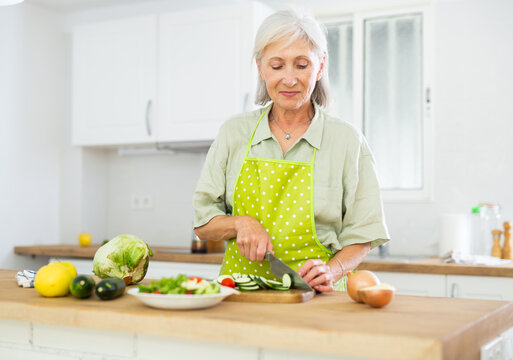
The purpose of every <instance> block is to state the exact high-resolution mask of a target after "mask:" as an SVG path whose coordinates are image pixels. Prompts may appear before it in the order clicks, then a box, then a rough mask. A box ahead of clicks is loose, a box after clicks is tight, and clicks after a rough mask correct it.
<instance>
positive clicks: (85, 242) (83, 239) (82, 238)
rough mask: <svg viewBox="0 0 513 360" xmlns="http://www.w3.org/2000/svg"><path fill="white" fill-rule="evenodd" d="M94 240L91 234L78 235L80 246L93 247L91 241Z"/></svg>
mask: <svg viewBox="0 0 513 360" xmlns="http://www.w3.org/2000/svg"><path fill="white" fill-rule="evenodd" d="M92 240H93V237H92V236H91V234H85V233H83V234H80V235H78V243H79V244H80V246H84V247H85V246H89V245H91V241H92Z"/></svg>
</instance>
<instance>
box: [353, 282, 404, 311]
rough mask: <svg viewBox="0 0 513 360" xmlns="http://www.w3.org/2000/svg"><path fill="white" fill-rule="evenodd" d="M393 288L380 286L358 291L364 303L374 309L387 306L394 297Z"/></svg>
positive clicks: (384, 285)
mask: <svg viewBox="0 0 513 360" xmlns="http://www.w3.org/2000/svg"><path fill="white" fill-rule="evenodd" d="M394 293H395V288H394V287H393V286H391V285H388V284H380V285H375V286H371V287H367V288H363V289H360V290H358V295H359V296H360V298H361V299H362V300H363V302H364V303H366V304H367V305H370V306H372V307H375V308H380V307H383V306H385V305H388V304H389V303H390V301H392V298H393V297H394Z"/></svg>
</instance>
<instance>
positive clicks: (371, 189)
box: [194, 10, 388, 292]
mask: <svg viewBox="0 0 513 360" xmlns="http://www.w3.org/2000/svg"><path fill="white" fill-rule="evenodd" d="M254 56H255V60H256V64H257V67H258V72H259V75H260V79H259V88H258V94H257V99H256V103H257V104H260V105H266V106H265V107H262V108H261V109H259V110H256V111H253V112H250V113H246V114H242V115H239V116H236V117H234V118H232V119H230V120H228V121H227V122H226V123H225V124H224V125H223V126H222V127H221V129H220V132H219V134H218V136H217V138H216V140H215V141H214V143H213V144H212V146H211V148H210V150H209V152H208V155H207V159H206V162H205V165H204V168H203V171H202V173H201V176H200V179H199V182H198V185H197V189H196V192H195V194H194V209H195V219H194V227H195V232H196V235H197V236H198V237H199V238H200V239H209V240H218V241H227V246H226V253H225V256H224V260H223V264H222V268H221V273H222V274H231V273H241V274H254V275H260V276H263V277H268V278H272V274H270V269H269V263H268V262H266V261H263V260H264V256H265V253H266V251H271V252H273V253H274V254H275V256H277V257H278V258H280V259H281V260H282V261H284V262H285V263H287V264H288V265H289V266H290V267H291V268H293V269H294V270H297V272H298V273H299V274H300V275H301V276H302V277H303V278H304V279H305V280H306V281H307V282H308V283H309V284H310V286H312V287H313V288H314V289H316V290H317V291H320V292H328V291H332V290H333V284H334V283H335V282H337V281H338V280H339V279H341V278H342V277H344V276H345V274H346V273H347V272H348V271H350V270H352V269H354V268H356V266H357V265H358V264H359V263H360V262H361V261H362V260H363V259H364V258H365V257H366V256H367V254H368V253H369V250H370V249H371V248H373V247H375V246H378V245H380V244H382V243H384V242H386V241H388V233H387V229H386V225H385V223H384V217H383V210H382V203H381V197H380V191H379V184H378V181H377V178H376V173H375V169H374V160H373V157H372V154H371V152H370V150H369V147H368V145H367V143H366V141H365V139H364V137H363V136H362V135H361V134H360V133H359V132H358V131H357V130H356V129H355V128H354V127H353V126H352V125H350V124H348V123H346V122H343V121H341V120H339V119H337V118H334V117H332V116H330V115H328V114H327V113H326V112H325V110H324V108H325V107H326V105H327V103H328V96H329V95H328V94H329V87H328V77H327V69H326V68H327V61H328V54H327V41H326V37H325V33H324V31H323V29H322V27H321V25H320V24H319V23H318V22H317V21H316V20H315V19H313V18H312V17H311V16H308V15H301V14H299V13H297V12H295V11H292V10H287V11H279V12H276V13H275V14H273V15H271V16H269V17H268V18H267V19H266V20H265V21H264V22H263V24H262V25H261V26H260V29H259V30H258V33H257V36H256V41H255V47H254Z"/></svg>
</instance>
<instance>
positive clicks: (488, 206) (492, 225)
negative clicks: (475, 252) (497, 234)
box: [479, 203, 502, 257]
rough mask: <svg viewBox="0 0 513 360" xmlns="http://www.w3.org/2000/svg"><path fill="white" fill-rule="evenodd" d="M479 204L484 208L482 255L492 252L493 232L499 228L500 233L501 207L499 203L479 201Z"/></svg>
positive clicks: (488, 254)
mask: <svg viewBox="0 0 513 360" xmlns="http://www.w3.org/2000/svg"><path fill="white" fill-rule="evenodd" d="M479 206H482V207H484V208H485V214H486V236H485V242H484V244H485V245H484V253H483V254H482V255H487V256H490V255H491V254H492V246H493V245H494V237H493V232H494V231H495V230H499V231H501V233H502V217H501V212H500V209H501V208H500V205H499V204H495V203H480V204H479ZM499 257H500V256H499Z"/></svg>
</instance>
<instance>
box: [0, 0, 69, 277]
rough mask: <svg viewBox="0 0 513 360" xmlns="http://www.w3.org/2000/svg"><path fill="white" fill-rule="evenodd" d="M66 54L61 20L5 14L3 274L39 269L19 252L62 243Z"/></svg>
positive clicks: (1, 36)
mask: <svg viewBox="0 0 513 360" xmlns="http://www.w3.org/2000/svg"><path fill="white" fill-rule="evenodd" d="M68 51H69V49H68V48H67V45H66V42H65V39H64V34H63V32H62V17H61V16H60V15H57V14H55V13H53V12H49V11H46V10H44V9H40V8H37V7H33V6H30V5H27V4H22V5H16V6H10V7H0V267H9V268H22V267H25V266H27V267H32V268H34V267H36V266H37V265H36V264H35V263H34V262H32V261H31V260H30V259H29V258H28V257H23V256H17V255H14V253H13V246H15V245H24V244H26V245H30V244H44V243H55V242H57V241H58V239H59V185H60V177H59V174H60V154H61V153H62V151H63V139H64V131H63V129H64V128H65V126H66V122H67V121H68V120H69V119H68V118H67V115H68V111H69V97H68V95H67V92H66V90H67V88H68V81H69V69H68V64H67V63H66V61H67V52H68Z"/></svg>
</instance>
